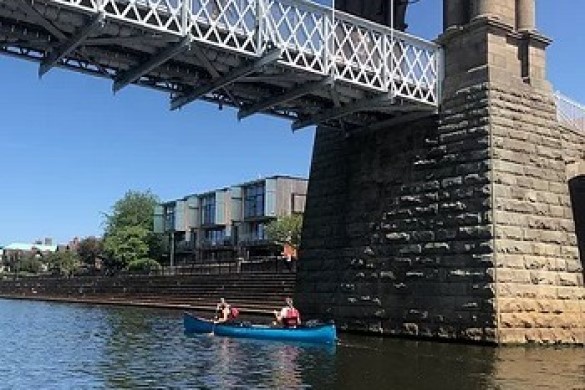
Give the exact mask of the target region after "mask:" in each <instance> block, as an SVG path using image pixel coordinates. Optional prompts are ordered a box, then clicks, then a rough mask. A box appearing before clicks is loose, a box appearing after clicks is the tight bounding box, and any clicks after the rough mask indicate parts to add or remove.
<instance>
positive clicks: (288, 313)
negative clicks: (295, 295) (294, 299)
mask: <svg viewBox="0 0 585 390" xmlns="http://www.w3.org/2000/svg"><path fill="white" fill-rule="evenodd" d="M299 317H300V315H299V311H298V310H297V309H295V308H294V307H293V308H290V307H288V308H286V310H285V314H284V317H283V318H282V324H283V325H284V326H297V325H298V322H299Z"/></svg>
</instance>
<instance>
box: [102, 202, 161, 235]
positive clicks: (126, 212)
mask: <svg viewBox="0 0 585 390" xmlns="http://www.w3.org/2000/svg"><path fill="white" fill-rule="evenodd" d="M158 203H160V200H159V198H158V197H157V196H156V195H154V194H153V193H152V192H150V191H144V192H140V191H128V192H126V194H125V195H124V197H123V198H122V199H120V200H118V201H117V202H116V203H115V204H114V206H112V211H111V213H110V214H105V218H106V221H105V236H107V235H110V234H113V233H114V232H115V231H116V230H117V229H120V228H124V227H128V226H141V227H143V228H144V229H146V230H147V231H149V232H150V231H152V230H153V224H154V207H155V206H156V205H157V204H158Z"/></svg>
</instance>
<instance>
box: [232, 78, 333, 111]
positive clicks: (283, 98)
mask: <svg viewBox="0 0 585 390" xmlns="http://www.w3.org/2000/svg"><path fill="white" fill-rule="evenodd" d="M333 82H334V80H333V78H331V77H327V78H324V79H322V80H319V81H314V82H312V83H308V84H303V85H301V86H298V87H296V88H294V89H292V90H290V91H288V92H286V93H284V94H282V95H279V96H274V97H272V98H269V99H266V100H262V101H260V102H258V103H256V104H253V105H250V106H248V107H245V108H243V109H241V110H240V111H239V112H238V119H239V120H242V119H244V118H247V117H249V116H251V115H254V114H256V113H258V112H260V111H265V110H267V109H269V108H271V107H277V106H279V105H282V104H284V103H286V102H289V101H291V100H295V99H298V98H300V97H302V96H305V95H309V94H311V93H313V92H315V91H318V90H320V89H322V88H323V87H331V86H332V85H333Z"/></svg>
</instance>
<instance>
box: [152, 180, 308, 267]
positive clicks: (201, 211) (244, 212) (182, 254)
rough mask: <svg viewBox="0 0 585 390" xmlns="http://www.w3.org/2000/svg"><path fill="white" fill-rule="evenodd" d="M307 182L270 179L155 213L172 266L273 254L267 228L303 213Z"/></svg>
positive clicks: (192, 197)
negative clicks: (287, 216) (283, 218)
mask: <svg viewBox="0 0 585 390" xmlns="http://www.w3.org/2000/svg"><path fill="white" fill-rule="evenodd" d="M307 186H308V180H307V179H304V178H297V177H290V176H272V177H268V178H263V179H258V180H253V181H250V182H247V183H242V184H238V185H234V186H231V187H226V188H221V189H217V190H214V191H209V192H206V193H202V194H196V195H188V196H186V197H184V198H182V199H178V200H174V201H171V202H166V203H163V204H161V205H159V206H158V207H157V208H156V210H155V232H157V233H166V234H168V236H169V243H170V245H169V248H168V249H169V253H171V254H172V255H171V256H172V262H173V263H174V264H188V263H190V262H193V261H197V260H202V261H205V260H221V259H232V258H234V257H244V258H249V257H254V256H265V255H272V254H277V253H279V251H280V248H278V247H276V246H275V245H273V244H272V243H270V242H269V241H268V239H267V237H266V233H265V227H266V225H267V224H268V223H269V222H270V221H273V220H275V219H276V218H278V217H280V216H285V215H290V214H293V213H303V212H304V210H305V198H306V194H307Z"/></svg>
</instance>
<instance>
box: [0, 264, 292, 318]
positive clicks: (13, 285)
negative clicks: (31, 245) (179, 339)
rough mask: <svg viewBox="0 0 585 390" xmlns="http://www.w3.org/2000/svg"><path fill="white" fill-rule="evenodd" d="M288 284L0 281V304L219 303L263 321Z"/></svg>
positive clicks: (171, 279) (265, 277) (236, 279)
mask: <svg viewBox="0 0 585 390" xmlns="http://www.w3.org/2000/svg"><path fill="white" fill-rule="evenodd" d="M294 284H295V274H294V273H289V274H282V273H277V274H273V273H262V274H224V275H209V274H206V275H173V276H171V275H168V276H146V275H124V276H114V277H103V276H93V277H90V276H85V277H74V278H23V279H17V280H2V281H0V298H5V299H18V300H37V301H53V302H67V303H87V304H97V305H118V306H119V305H122V306H137V307H151V308H161V309H176V310H187V311H207V312H213V311H215V308H216V304H217V302H218V301H219V298H222V297H223V298H225V299H226V300H228V302H230V303H231V304H233V305H234V306H237V307H238V308H239V309H240V310H241V312H242V313H243V314H250V315H261V316H264V315H272V311H273V310H274V309H276V308H279V307H281V306H282V302H283V301H284V299H285V297H287V296H291V295H292V294H293V292H294Z"/></svg>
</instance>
